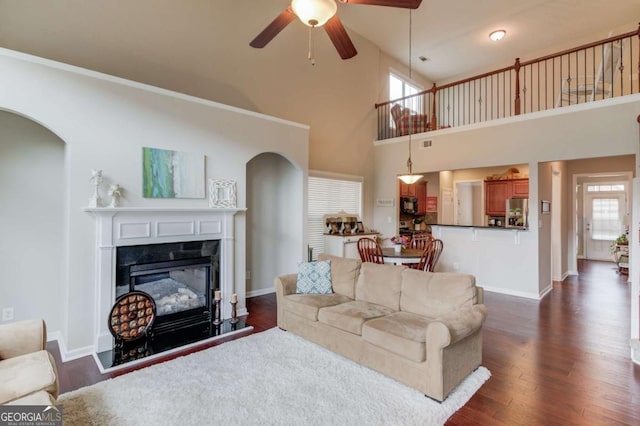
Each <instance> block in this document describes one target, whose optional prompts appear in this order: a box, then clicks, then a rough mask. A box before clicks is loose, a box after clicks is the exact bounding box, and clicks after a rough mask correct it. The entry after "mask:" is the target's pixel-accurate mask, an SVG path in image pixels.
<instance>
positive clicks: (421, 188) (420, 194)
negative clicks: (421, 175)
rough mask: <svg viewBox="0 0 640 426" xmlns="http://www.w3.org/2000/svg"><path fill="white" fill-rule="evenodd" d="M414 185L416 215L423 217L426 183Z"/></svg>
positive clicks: (424, 212)
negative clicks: (416, 203) (416, 205)
mask: <svg viewBox="0 0 640 426" xmlns="http://www.w3.org/2000/svg"><path fill="white" fill-rule="evenodd" d="M414 185H415V187H416V188H415V189H416V198H417V199H418V211H417V212H416V214H418V215H423V214H426V213H427V182H418V183H416V184H414Z"/></svg>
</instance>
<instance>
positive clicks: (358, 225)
mask: <svg viewBox="0 0 640 426" xmlns="http://www.w3.org/2000/svg"><path fill="white" fill-rule="evenodd" d="M356 232H364V225H363V224H362V222H358V224H357V225H356Z"/></svg>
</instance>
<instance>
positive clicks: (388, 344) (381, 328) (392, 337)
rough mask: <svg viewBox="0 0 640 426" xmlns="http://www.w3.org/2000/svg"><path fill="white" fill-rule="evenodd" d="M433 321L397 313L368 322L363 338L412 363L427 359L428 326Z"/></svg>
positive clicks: (409, 314) (363, 331)
mask: <svg viewBox="0 0 640 426" xmlns="http://www.w3.org/2000/svg"><path fill="white" fill-rule="evenodd" d="M432 321H433V320H431V319H429V318H427V317H424V316H422V315H416V314H412V313H409V312H395V313H393V314H391V315H387V316H384V317H381V318H376V319H372V320H370V321H367V322H366V323H365V324H364V326H363V327H362V338H363V339H364V340H366V341H367V342H369V343H371V344H373V345H376V346H378V347H381V348H383V349H386V350H388V351H389V352H393V353H395V354H398V355H400V356H403V357H405V358H407V359H410V360H411V361H416V362H423V361H424V360H425V359H426V353H427V352H426V346H425V340H426V336H427V326H428V325H429V323H430V322H432Z"/></svg>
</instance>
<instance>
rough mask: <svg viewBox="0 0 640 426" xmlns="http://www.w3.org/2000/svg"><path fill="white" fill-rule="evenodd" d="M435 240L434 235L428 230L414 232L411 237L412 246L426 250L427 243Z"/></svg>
mask: <svg viewBox="0 0 640 426" xmlns="http://www.w3.org/2000/svg"><path fill="white" fill-rule="evenodd" d="M432 240H434V238H433V235H431V234H430V233H428V232H424V233H420V234H414V235H413V238H411V248H414V249H418V250H424V249H425V248H427V243H428V242H429V241H432Z"/></svg>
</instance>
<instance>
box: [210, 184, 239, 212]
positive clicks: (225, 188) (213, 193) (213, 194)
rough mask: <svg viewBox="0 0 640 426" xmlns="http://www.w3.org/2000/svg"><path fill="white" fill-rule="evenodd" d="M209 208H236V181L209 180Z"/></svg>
mask: <svg viewBox="0 0 640 426" xmlns="http://www.w3.org/2000/svg"><path fill="white" fill-rule="evenodd" d="M209 207H217V208H235V207H236V181H234V180H231V179H209Z"/></svg>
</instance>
